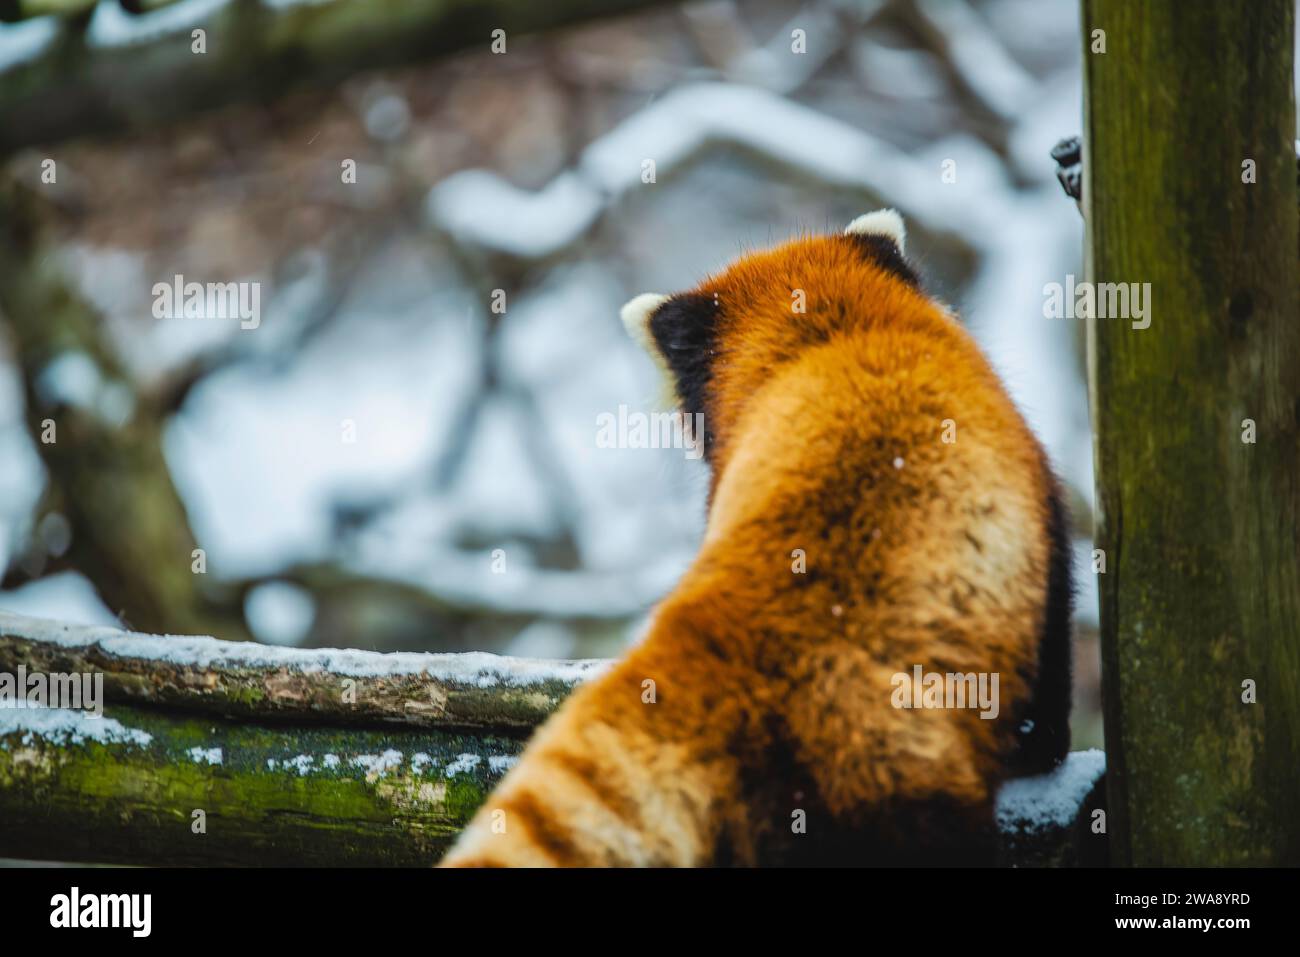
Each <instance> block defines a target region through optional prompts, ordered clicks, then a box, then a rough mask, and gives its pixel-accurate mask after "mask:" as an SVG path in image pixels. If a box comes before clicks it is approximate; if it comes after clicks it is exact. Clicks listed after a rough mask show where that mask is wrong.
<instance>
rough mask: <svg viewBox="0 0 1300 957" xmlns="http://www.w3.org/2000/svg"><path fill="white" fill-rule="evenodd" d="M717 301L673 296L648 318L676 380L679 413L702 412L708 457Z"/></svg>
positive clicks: (689, 295) (695, 295)
mask: <svg viewBox="0 0 1300 957" xmlns="http://www.w3.org/2000/svg"><path fill="white" fill-rule="evenodd" d="M720 312H721V310H720V307H719V306H718V302H717V300H716V299H714V298H713V297H712V296H710V295H707V294H705V293H695V292H688V293H681V294H679V295H676V296H673V297H672V298H671V299H669V300H668V301H667V302H665V303H664V304H663V305H662V306H660V307H659V308H658V309H657V310H655V314H654V315H653V316H651V317H650V335H651V336H653V337H654V341H655V345H657V346H658V347H659V354H660V355H661V356H663V358H664V361H665V362H666V363H667V364H668V368H669V369H671V370H672V373H673V377H674V378H675V379H676V380H677V381H676V386H677V397H678V399H679V400H680V401H681V406H682V409H681V410H682V412H684V413H687V414H694V413H696V412H702V413H704V437H703V441H704V454H705V455H706V456H707V455H708V454H709V448H710V445H711V442H712V433H711V431H710V429H709V411H708V408H707V406H708V394H709V383H710V381H711V380H712V378H713V363H714V361H715V358H716V354H717V344H718V317H719V314H720Z"/></svg>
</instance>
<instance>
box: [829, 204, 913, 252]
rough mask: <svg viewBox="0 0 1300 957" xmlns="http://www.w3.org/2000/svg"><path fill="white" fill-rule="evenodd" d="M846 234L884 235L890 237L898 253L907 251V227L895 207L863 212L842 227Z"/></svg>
mask: <svg viewBox="0 0 1300 957" xmlns="http://www.w3.org/2000/svg"><path fill="white" fill-rule="evenodd" d="M844 235H846V236H884V237H885V238H886V239H892V240H893V242H894V245H895V246H897V247H898V252H899V255H902V254H903V253H905V252H907V249H906V246H907V227H906V226H904V225H903V217H902V216H900V215H898V210H896V209H878V210H876V211H875V212H874V213H864V214H863V215H861V216H859V217H858V218H857V219H855V220H853V222H851V223H849V224H848V226H846V227H845V228H844Z"/></svg>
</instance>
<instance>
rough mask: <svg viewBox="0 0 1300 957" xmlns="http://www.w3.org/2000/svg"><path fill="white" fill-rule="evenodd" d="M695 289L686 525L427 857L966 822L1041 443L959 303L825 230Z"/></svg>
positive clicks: (679, 855)
mask: <svg viewBox="0 0 1300 957" xmlns="http://www.w3.org/2000/svg"><path fill="white" fill-rule="evenodd" d="M796 289H801V290H804V291H805V293H806V296H807V308H806V312H805V313H803V314H797V313H794V312H793V311H792V308H791V302H792V291H793V290H796ZM696 293H698V294H702V295H703V296H707V297H716V301H717V304H718V313H717V318H716V322H717V333H716V336H717V344H718V345H717V350H716V352H717V354H716V355H715V356H713V357H712V359H711V370H712V378H711V379H710V380H709V388H708V396H709V399H708V403H707V409H706V416H707V420H708V422H709V428H710V430H711V431H712V433H713V446H712V450H711V455H710V459H711V464H712V466H713V473H712V481H711V489H710V511H709V517H708V526H707V531H706V535H705V540H704V543H703V546H702V548H701V551H700V553H699V555H698V557H697V559H696V560H695V562H694V564H693V565H692V567H691V569H690V570H689V571H688V573H687V574H686V575H685V576H684V577H683V579H682V581H681V583H680V585H679V586H678V587H677V589H676V590H675V591H674V592H673V593H672V594H671V595H669V596H668V597H667V598H666V599H665V600H664V601H663V602H662V604H661V605H660V606H659V607H658V608H657V609H656V611H655V612H654V615H653V618H652V621H651V626H650V628H649V631H648V634H647V636H646V637H645V639H644V640H643V642H642V643H641V644H640V645H638V646H637V647H636V648H635V649H633V650H632V651H631V652H630V653H629V654H628V655H627V656H626V657H625V658H624V659H623V660H622V661H621V662H620V663H618V664H617V665H616V666H615V667H614V668H613V669H612V670H611V671H610V672H608V673H607V674H605V675H604V676H603V677H601V678H600V679H598V680H596V681H594V682H593V683H591V684H589V685H587V686H586V687H583V688H581V689H579V690H578V691H577V692H575V693H574V694H573V695H572V697H571V698H570V699H569V700H568V701H567V702H566V703H565V704H564V706H563V707H562V708H561V709H560V711H559V712H558V713H557V714H556V715H554V716H553V717H552V719H551V720H550V721H549V722H547V724H546V725H545V726H544V727H543V728H542V729H540V731H539V732H538V733H537V735H536V737H535V739H534V740H533V741H532V742H531V744H530V745H529V747H528V749H527V751H526V752H525V755H524V757H523V759H522V760H521V761H520V763H519V764H518V765H517V766H516V767H515V768H514V769H513V770H512V771H511V772H510V773H509V774H508V775H507V777H506V778H505V779H504V780H503V781H502V782H501V784H500V785H499V787H498V788H497V789H496V791H495V792H494V793H493V794H492V795H491V796H490V797H489V798H488V800H487V802H486V804H485V806H484V807H483V808H482V809H481V810H480V812H479V813H478V815H477V816H476V817H475V818H474V820H473V821H472V822H471V823H470V825H469V826H468V827H467V829H466V831H465V833H464V834H463V835H462V837H461V838H460V840H459V842H458V843H457V845H456V846H455V847H454V848H453V850H452V851H451V852H450V853H449V854H448V856H447V858H446V861H445V862H444V863H445V864H448V865H455V866H482V865H487V866H492V865H523V866H533V865H596V866H600V865H712V864H769V863H786V862H789V863H794V862H803V861H809V860H815V861H823V862H825V861H830V860H845V859H848V860H853V861H856V862H859V863H873V862H883V861H894V860H899V859H909V858H910V856H911V855H913V854H918V855H919V854H922V853H924V852H926V851H927V850H938V851H939V853H940V856H943V855H945V854H948V853H950V852H952V851H953V848H954V841H965V840H969V839H970V838H971V837H972V835H974V836H976V837H980V838H983V837H987V833H988V830H989V828H990V827H991V817H992V815H991V802H992V798H993V795H994V793H995V789H996V787H997V785H998V784H999V783H1000V781H1001V780H1002V779H1003V778H1005V777H1006V776H1007V769H1008V765H1009V761H1010V756H1011V754H1012V752H1013V750H1014V748H1015V743H1016V742H1015V738H1016V723H1017V721H1018V718H1017V715H1018V714H1019V713H1020V712H1021V710H1022V709H1021V708H1020V707H1019V706H1020V704H1022V703H1023V702H1024V701H1025V699H1026V698H1027V696H1028V695H1029V693H1030V688H1031V685H1032V683H1033V681H1034V678H1035V675H1036V669H1037V661H1038V658H1037V656H1038V642H1039V639H1040V635H1041V633H1042V629H1043V627H1044V614H1045V611H1044V608H1045V605H1046V602H1047V588H1048V571H1047V568H1048V563H1049V551H1050V548H1051V544H1050V542H1049V535H1048V531H1047V528H1048V525H1049V522H1050V516H1049V514H1048V511H1049V506H1048V500H1049V498H1050V497H1051V496H1052V494H1053V489H1054V485H1053V479H1052V477H1051V473H1050V471H1049V469H1048V468H1047V465H1046V462H1045V459H1044V456H1043V453H1042V451H1041V449H1040V448H1039V446H1038V444H1037V442H1036V441H1035V440H1034V438H1033V436H1032V435H1031V433H1030V432H1029V430H1028V428H1027V426H1026V425H1025V423H1024V421H1023V420H1022V418H1021V417H1020V415H1019V414H1018V413H1017V411H1016V409H1015V408H1014V406H1013V405H1012V403H1011V401H1010V399H1009V398H1008V396H1007V395H1006V393H1005V391H1004V390H1003V388H1002V386H1001V384H1000V383H999V381H998V379H997V377H996V376H995V374H994V373H993V371H992V369H991V368H990V367H989V365H988V363H987V362H986V360H985V359H984V357H983V356H982V355H981V354H980V352H979V350H978V349H977V347H976V346H975V344H974V342H973V340H972V339H971V337H970V336H969V335H968V334H967V333H966V331H965V330H964V329H963V328H962V327H961V326H960V325H959V324H958V323H957V321H956V320H955V319H954V318H953V317H952V316H951V315H949V314H948V313H947V312H946V311H945V310H944V309H943V308H942V307H940V306H938V305H936V304H935V303H934V302H932V301H931V300H930V299H928V298H927V297H926V296H925V295H924V294H922V293H921V292H920V291H919V290H917V289H916V288H914V287H913V286H912V285H910V284H909V283H908V282H906V281H904V280H903V279H901V278H899V277H898V276H896V275H894V274H892V273H890V272H889V271H888V270H886V269H883V268H881V267H880V266H879V265H878V264H877V263H875V262H873V261H872V260H871V259H870V258H869V257H864V256H863V255H861V254H860V253H859V252H858V251H857V250H856V249H855V247H854V244H853V243H852V242H850V241H848V240H847V239H846V238H845V237H839V236H827V237H813V238H804V239H800V240H796V241H794V242H792V243H790V244H788V245H786V246H783V247H780V248H778V249H775V250H772V251H769V252H764V253H758V254H754V255H750V256H747V257H744V258H742V259H741V260H740V261H738V262H737V263H735V264H734V265H733V266H731V267H730V268H729V269H727V270H726V271H725V272H723V273H722V274H721V275H719V276H716V277H713V278H710V279H708V280H706V281H705V282H704V283H702V284H701V285H700V286H699V287H698V288H697V290H696ZM945 419H952V420H954V421H955V423H956V429H957V441H956V442H955V443H952V444H945V443H944V442H942V441H941V433H942V430H943V425H942V423H943V421H944V420H945ZM796 549H802V550H803V552H804V553H805V554H806V561H807V571H806V573H804V574H800V573H798V572H796V571H794V570H793V567H792V563H793V559H792V553H793V552H794V550H796ZM916 664H920V665H922V666H923V667H924V668H925V669H926V670H927V671H936V672H996V673H998V675H999V678H1000V692H1001V694H1000V699H1001V713H1000V715H999V717H998V718H997V719H996V720H982V719H981V718H980V717H979V715H978V714H977V712H976V711H974V710H969V709H968V710H958V709H948V710H902V709H897V708H895V707H893V706H892V705H891V695H892V692H893V686H892V685H891V676H892V675H894V674H895V673H898V672H909V671H910V669H911V668H912V667H913V665H916ZM646 679H651V680H653V681H654V682H655V686H656V701H655V702H654V703H644V702H643V700H642V697H643V682H644V681H645V680H646ZM494 811H504V815H498V816H497V817H496V820H497V822H498V828H497V829H496V830H494V829H493V827H492V823H493V816H492V815H493V812H494ZM799 811H803V812H804V814H805V815H806V821H807V825H806V826H807V833H804V834H796V833H793V832H792V830H793V829H792V827H791V824H792V818H793V817H795V816H796V815H797V812H799ZM501 823H504V832H503V833H498V832H497V831H498V830H500V827H499V825H500V824H501ZM977 843H978V841H977Z"/></svg>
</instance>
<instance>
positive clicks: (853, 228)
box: [844, 209, 921, 289]
mask: <svg viewBox="0 0 1300 957" xmlns="http://www.w3.org/2000/svg"><path fill="white" fill-rule="evenodd" d="M844 235H845V237H847V238H848V239H850V240H852V241H853V242H855V243H856V244H857V246H858V247H859V248H860V249H861V250H862V251H863V252H864V253H865V254H866V256H867V258H868V259H870V260H871V261H872V262H873V263H875V264H876V265H877V266H879V267H880V268H881V269H883V270H885V272H887V273H890V274H891V275H894V276H897V277H898V278H899V279H901V280H903V281H904V282H906V283H907V284H908V285H910V286H916V287H917V288H918V289H919V288H920V286H921V277H919V276H918V275H917V274H916V272H915V271H914V270H913V269H912V267H911V265H910V264H909V263H908V262H907V260H906V259H905V258H904V257H903V251H904V248H905V246H906V244H907V229H906V227H905V226H904V225H903V217H902V216H900V215H898V211H897V210H894V209H878V210H876V211H875V212H874V213H867V214H865V215H863V216H859V217H858V218H857V219H855V220H853V222H851V223H849V225H848V227H847V228H845V230H844Z"/></svg>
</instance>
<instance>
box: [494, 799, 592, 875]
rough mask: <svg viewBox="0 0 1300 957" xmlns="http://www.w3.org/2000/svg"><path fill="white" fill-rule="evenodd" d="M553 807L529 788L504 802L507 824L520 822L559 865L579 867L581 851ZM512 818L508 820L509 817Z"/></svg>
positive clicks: (535, 841)
mask: <svg viewBox="0 0 1300 957" xmlns="http://www.w3.org/2000/svg"><path fill="white" fill-rule="evenodd" d="M552 813H553V812H552V810H551V808H550V807H548V806H547V805H545V804H543V803H542V802H541V801H539V800H538V799H537V796H536V795H535V794H533V793H532V792H531V791H522V792H520V793H519V794H518V795H516V796H515V797H514V798H513V799H512V800H511V801H510V803H509V804H507V805H506V827H510V826H511V825H512V824H513V825H516V826H517V825H518V824H519V823H520V822H522V823H523V825H524V828H525V829H526V830H527V831H528V833H529V834H530V835H532V838H533V841H534V843H536V844H537V846H538V847H539V848H540V849H541V850H542V851H543V852H545V853H546V854H547V855H548V856H549V857H550V858H551V860H553V861H554V862H555V863H556V865H558V866H560V867H581V866H582V865H583V864H584V863H586V858H585V856H584V855H583V853H582V852H581V851H580V850H578V847H577V846H576V845H575V844H574V843H573V842H572V841H571V840H570V839H569V838H568V836H567V832H566V830H565V828H563V827H560V826H559V825H558V824H557V823H556V821H555V819H554V818H553V817H552ZM512 817H513V818H514V820H511V818H512Z"/></svg>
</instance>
